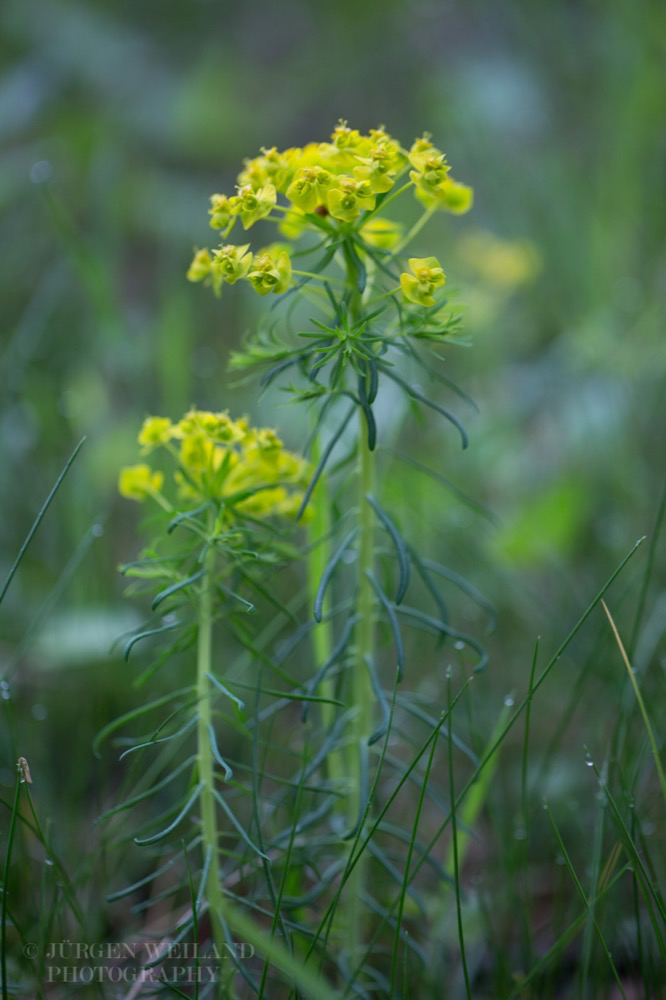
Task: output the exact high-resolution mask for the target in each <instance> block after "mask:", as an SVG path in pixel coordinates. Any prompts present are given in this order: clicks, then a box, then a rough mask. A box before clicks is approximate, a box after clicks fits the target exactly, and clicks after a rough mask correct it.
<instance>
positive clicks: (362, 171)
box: [354, 129, 404, 194]
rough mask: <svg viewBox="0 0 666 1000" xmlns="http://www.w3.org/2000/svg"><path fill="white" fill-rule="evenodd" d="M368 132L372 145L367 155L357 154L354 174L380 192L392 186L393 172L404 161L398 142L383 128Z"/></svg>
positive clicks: (395, 171)
mask: <svg viewBox="0 0 666 1000" xmlns="http://www.w3.org/2000/svg"><path fill="white" fill-rule="evenodd" d="M370 134H371V136H372V139H373V145H371V146H370V149H369V150H368V152H367V155H363V156H361V155H359V156H357V160H358V161H359V166H357V167H354V176H355V177H357V178H358V179H359V180H367V181H369V183H370V188H371V190H372V191H373V192H374V193H375V194H382V193H383V192H385V191H390V189H391V188H392V187H393V184H394V180H395V174H396V173H397V171H398V169H399V168H400V166H401V165H402V163H403V162H404V161H403V158H402V154H401V150H400V146H399V145H398V143H397V142H395V140H393V139H391V138H390V137H389V136H388V135H387V134H386V133H385V132H384V131H383V130H379V129H373V130H372V131H371V133H370Z"/></svg>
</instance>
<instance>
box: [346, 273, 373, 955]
mask: <svg viewBox="0 0 666 1000" xmlns="http://www.w3.org/2000/svg"><path fill="white" fill-rule="evenodd" d="M349 280H350V284H351V286H352V287H354V283H355V275H354V274H353V273H352V272H351V268H350V273H349ZM350 311H351V314H352V320H354V321H355V320H357V319H358V318H359V317H360V314H361V296H360V294H359V293H358V292H356V291H355V292H354V294H353V296H352V300H351V304H350ZM374 472H375V470H374V455H373V453H372V452H371V451H370V449H369V447H368V427H367V424H366V420H365V416H364V414H363V412H362V411H361V410H359V432H358V471H357V481H358V494H357V502H358V516H359V554H358V577H357V595H358V614H359V623H358V631H357V638H356V656H355V659H354V672H353V677H352V695H353V703H354V707H355V708H356V716H355V721H354V739H353V741H352V755H353V756H352V761H351V768H350V776H351V779H352V780H351V789H350V794H349V799H348V803H349V806H348V810H349V811H348V823H349V826H350V828H353V827H354V826H355V825H356V823H357V822H358V821H359V819H360V813H361V807H362V802H363V782H364V774H365V772H366V767H365V765H364V757H365V754H366V753H367V744H368V739H369V737H370V734H371V732H372V689H371V685H370V674H369V670H368V661H369V660H372V657H373V655H374V604H375V598H374V592H373V589H372V584H371V582H370V580H369V578H368V577H369V574H370V573H372V569H373V565H374V522H373V513H372V508H371V507H370V504H369V503H368V501H367V499H366V497H367V495H368V494H369V493H373V492H374V479H375V476H374ZM366 881H367V871H366V854H365V852H363V853H362V854H361V856H360V857H359V859H358V861H357V863H356V866H355V868H354V869H353V872H352V874H351V877H350V879H349V884H348V893H349V907H348V909H347V911H346V915H347V943H348V948H349V951H350V952H353V951H354V950H355V949H357V948H358V947H359V946H360V945H361V944H362V938H363V914H364V909H365V904H364V902H363V896H364V894H365V886H366Z"/></svg>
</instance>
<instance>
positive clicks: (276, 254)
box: [248, 246, 291, 295]
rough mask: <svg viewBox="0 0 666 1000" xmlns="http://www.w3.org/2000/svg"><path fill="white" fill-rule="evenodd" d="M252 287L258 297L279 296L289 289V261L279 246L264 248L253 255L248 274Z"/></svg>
mask: <svg viewBox="0 0 666 1000" xmlns="http://www.w3.org/2000/svg"><path fill="white" fill-rule="evenodd" d="M248 279H249V281H250V282H251V284H252V287H253V288H254V290H255V291H256V292H259V294H260V295H268V293H269V292H273V294H274V295H280V294H281V293H282V292H286V290H287V289H288V288H289V281H290V279H291V261H290V260H289V254H288V253H287V252H286V250H283V249H282V247H280V246H275V247H266V249H265V250H260V251H259V252H258V253H256V254H255V255H254V260H253V262H252V270H251V271H249V272H248Z"/></svg>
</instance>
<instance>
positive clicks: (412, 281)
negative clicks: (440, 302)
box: [400, 257, 446, 306]
mask: <svg viewBox="0 0 666 1000" xmlns="http://www.w3.org/2000/svg"><path fill="white" fill-rule="evenodd" d="M409 269H410V271H411V272H412V273H411V274H407V273H404V274H401V275H400V287H401V289H402V294H403V295H404V296H405V298H406V299H407V301H408V302H413V303H415V305H418V306H434V304H435V299H434V297H433V294H432V293H433V292H434V291H435V289H436V288H441V286H442V285H443V284H444V282H445V281H446V275H445V274H444V271H443V270H442V268H441V266H440V263H439V261H438V260H437V258H436V257H410V259H409Z"/></svg>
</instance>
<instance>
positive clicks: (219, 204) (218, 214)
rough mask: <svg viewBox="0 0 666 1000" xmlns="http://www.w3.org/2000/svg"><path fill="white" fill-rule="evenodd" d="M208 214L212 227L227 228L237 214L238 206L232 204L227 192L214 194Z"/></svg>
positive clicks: (211, 197)
mask: <svg viewBox="0 0 666 1000" xmlns="http://www.w3.org/2000/svg"><path fill="white" fill-rule="evenodd" d="M208 214H209V215H210V226H211V228H212V229H226V228H227V226H228V225H229V223H230V222H231V221H232V219H234V218H235V216H236V215H237V207H236V206H234V205H232V203H231V200H230V199H229V198H227V196H226V194H212V195H211V196H210V208H209V209H208Z"/></svg>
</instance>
